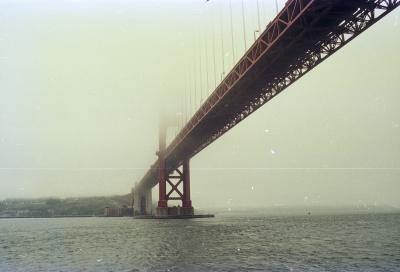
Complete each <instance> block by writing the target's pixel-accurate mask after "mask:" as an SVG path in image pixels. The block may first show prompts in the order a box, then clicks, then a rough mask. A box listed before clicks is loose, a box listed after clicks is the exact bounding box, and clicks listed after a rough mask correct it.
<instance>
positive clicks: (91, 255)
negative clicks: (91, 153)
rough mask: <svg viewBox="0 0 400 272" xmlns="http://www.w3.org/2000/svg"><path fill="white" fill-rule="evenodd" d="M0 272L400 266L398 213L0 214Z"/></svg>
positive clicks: (376, 268) (391, 268) (388, 268)
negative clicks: (183, 217) (22, 216)
mask: <svg viewBox="0 0 400 272" xmlns="http://www.w3.org/2000/svg"><path fill="white" fill-rule="evenodd" d="M0 271H1V272H5V271H13V272H14V271H68V272H69V271H72V272H74V271H400V214H364V215H311V216H261V215H260V214H258V215H244V214H235V215H229V214H227V215H217V217H216V218H210V219H195V220H133V219H131V218H65V219H62V218H60V219H16V220H8V219H2V220H0Z"/></svg>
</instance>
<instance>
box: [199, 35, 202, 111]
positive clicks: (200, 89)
mask: <svg viewBox="0 0 400 272" xmlns="http://www.w3.org/2000/svg"><path fill="white" fill-rule="evenodd" d="M200 35H201V34H200V33H199V40H198V49H199V51H198V52H199V71H200V84H199V85H200V88H199V107H200V105H201V100H202V99H203V71H202V61H201V45H200V44H201V37H200Z"/></svg>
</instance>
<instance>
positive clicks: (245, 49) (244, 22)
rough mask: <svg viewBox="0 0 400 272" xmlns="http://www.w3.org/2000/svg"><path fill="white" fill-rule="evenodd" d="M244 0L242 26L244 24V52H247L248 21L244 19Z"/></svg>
mask: <svg viewBox="0 0 400 272" xmlns="http://www.w3.org/2000/svg"><path fill="white" fill-rule="evenodd" d="M243 1H244V0H242V24H243V41H244V51H247V43H246V20H245V18H244V2H243Z"/></svg>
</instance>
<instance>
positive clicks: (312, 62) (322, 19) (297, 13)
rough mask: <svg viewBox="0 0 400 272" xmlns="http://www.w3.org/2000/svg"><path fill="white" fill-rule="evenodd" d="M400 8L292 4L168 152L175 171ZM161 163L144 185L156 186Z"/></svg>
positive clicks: (369, 3) (389, 2)
mask: <svg viewBox="0 0 400 272" xmlns="http://www.w3.org/2000/svg"><path fill="white" fill-rule="evenodd" d="M399 5H400V0H314V1H313V0H292V1H288V2H287V3H286V5H285V7H284V8H283V10H282V11H281V12H280V13H279V14H278V15H277V17H276V18H275V19H274V21H273V22H271V23H270V24H269V25H268V26H267V28H266V30H265V31H264V32H263V33H262V34H261V35H260V37H259V38H258V39H257V40H256V41H255V43H254V44H253V46H252V47H251V48H250V49H249V50H248V51H247V52H246V53H245V54H244V56H243V57H242V58H241V59H240V61H239V62H238V63H237V64H236V66H235V67H234V68H233V69H232V70H231V72H230V73H229V74H228V75H227V76H226V78H225V79H224V80H223V81H222V82H221V83H220V85H219V86H218V87H217V88H216V90H215V91H214V92H213V93H212V94H211V95H210V97H209V98H208V99H207V100H206V101H205V102H204V103H203V105H202V106H201V107H200V109H199V110H198V111H197V112H196V113H195V114H194V116H193V117H192V118H191V119H190V120H189V122H188V123H187V124H186V125H185V127H184V128H183V129H182V130H181V131H180V133H179V134H178V135H177V137H176V138H175V139H174V140H173V141H172V142H171V144H170V145H169V146H168V147H167V149H166V156H165V159H166V167H167V169H176V168H177V166H179V165H180V164H181V163H182V160H183V158H190V157H192V156H194V155H195V154H197V153H198V152H200V151H201V150H202V149H203V148H205V147H206V146H208V145H209V144H211V143H212V142H213V141H215V140H216V139H218V138H219V137H220V136H222V135H223V134H224V133H225V132H227V131H228V130H230V129H231V128H232V127H234V126H235V125H237V124H238V123H239V122H241V121H242V120H244V119H245V118H246V117H247V116H249V115H250V114H251V113H253V112H254V111H255V110H257V109H258V108H260V107H261V106H262V105H264V104H265V103H267V102H268V101H269V100H271V99H272V98H273V97H275V96H276V95H277V94H279V93H280V92H281V91H283V90H284V89H286V88H287V87H288V86H290V85H291V84H292V83H294V82H295V81H296V80H297V79H299V78H300V77H302V76H303V75H304V74H306V73H307V72H309V71H310V70H311V69H313V68H314V67H315V66H317V65H318V64H320V63H321V62H322V61H324V60H325V59H327V58H328V57H329V56H331V55H332V54H333V53H335V52H336V51H337V50H339V49H340V48H342V47H343V46H344V45H346V44H347V43H348V42H350V41H351V40H352V39H354V38H355V37H357V36H358V35H359V34H360V33H362V32H363V31H365V30H366V29H367V28H368V27H370V26H371V25H373V24H374V23H376V22H377V21H379V20H380V19H381V18H382V17H384V16H385V15H386V14H388V13H389V12H391V11H392V10H394V9H395V8H396V7H398V6H399ZM157 165H158V162H157V161H156V162H155V163H154V164H153V166H152V167H151V169H150V170H149V171H148V173H147V174H146V176H145V177H144V178H143V179H142V181H141V184H143V185H144V184H146V185H150V186H154V185H156V184H157V178H156V177H157V175H156V173H157V171H155V169H156V168H157Z"/></svg>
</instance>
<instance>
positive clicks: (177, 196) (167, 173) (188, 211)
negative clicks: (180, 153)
mask: <svg viewBox="0 0 400 272" xmlns="http://www.w3.org/2000/svg"><path fill="white" fill-rule="evenodd" d="M160 158H162V155H161V156H160ZM160 162H161V160H160ZM159 166H160V168H159V201H158V206H157V209H156V216H157V217H170V216H191V215H193V214H194V209H193V207H192V201H191V199H190V166H189V159H185V160H184V161H183V162H182V165H181V166H180V167H178V168H176V169H166V168H165V164H164V163H160V164H159ZM167 187H168V190H167ZM169 200H178V201H181V203H182V205H181V206H175V207H168V201H169Z"/></svg>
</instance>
